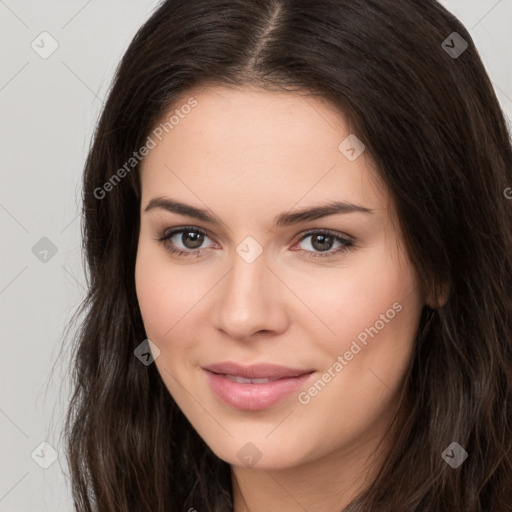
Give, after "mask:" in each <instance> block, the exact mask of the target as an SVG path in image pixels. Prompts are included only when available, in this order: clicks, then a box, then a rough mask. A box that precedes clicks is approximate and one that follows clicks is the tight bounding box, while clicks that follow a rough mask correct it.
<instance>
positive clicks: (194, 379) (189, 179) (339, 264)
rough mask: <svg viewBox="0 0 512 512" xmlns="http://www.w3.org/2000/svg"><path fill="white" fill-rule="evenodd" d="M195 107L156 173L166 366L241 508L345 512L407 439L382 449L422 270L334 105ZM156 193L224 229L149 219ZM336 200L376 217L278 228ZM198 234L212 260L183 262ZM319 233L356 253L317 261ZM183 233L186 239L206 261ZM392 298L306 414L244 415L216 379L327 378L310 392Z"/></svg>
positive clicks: (150, 254) (146, 294) (151, 303)
mask: <svg viewBox="0 0 512 512" xmlns="http://www.w3.org/2000/svg"><path fill="white" fill-rule="evenodd" d="M191 96H193V97H194V98H195V99H196V100H197V102H198V104H197V106H196V107H195V108H193V109H192V110H191V112H190V113H189V114H188V115H186V116H184V118H183V119H180V122H179V124H178V125H176V126H175V127H174V129H173V130H170V131H169V133H168V134H164V136H163V137H162V140H161V141H157V142H158V143H157V145H156V147H154V148H153V149H152V150H151V151H150V152H149V154H148V155H147V156H146V157H145V159H144V161H143V164H142V168H141V187H142V197H141V226H140V236H139V245H138V253H137V262H136V271H135V279H136V289H137V296H138V301H139V305H140V309H141V313H142V317H143V320H144V325H145V329H146V334H147V337H148V338H149V339H150V340H151V341H152V342H153V343H154V344H155V345H156V346H157V347H158V348H159V350H160V355H159V356H158V357H157V359H156V360H155V364H156V365H157V368H158V371H159V373H160V375H161V377H162V379H163V381H164V383H165V385H166V387H167V389H168V390H169V392H170V393H171V395H172V396H173V398H174V399H175V401H176V402H177V404H178V405H179V407H180V408H181V409H182V411H183V413H184V414H185V415H186V416H187V418H188V419H189V421H190V422H191V424H192V425H193V427H194V428H195V429H196V430H197V432H198V433H199V434H200V436H201V437H202V438H203V439H204V440H205V442H206V443H207V444H208V445H209V446H210V447H211V449H212V450H213V451H214V453H215V454H216V455H217V456H218V457H220V458H221V459H223V460H224V461H227V462H228V463H229V464H230V465H231V468H232V479H233V489H234V502H235V511H236V512H244V511H249V510H250V511H251V512H263V511H268V510H287V511H296V510H297V511H299V510H300V511H303V510H304V509H307V510H308V511H309V512H317V511H318V512H320V511H322V512H326V511H332V512H334V511H338V512H339V510H340V509H341V508H343V507H344V506H346V505H347V504H348V503H349V502H350V501H351V500H352V499H353V498H354V497H355V496H357V494H359V493H360V492H361V490H363V489H364V488H365V487H366V486H367V485H368V484H369V483H370V482H371V479H372V477H373V476H374V475H375V473H376V471H377V470H378V469H379V467H380V465H381V464H382V463H383V461H384V459H385V456H386V450H387V449H389V447H390V445H391V443H392V438H391V437H390V438H387V439H386V440H385V441H384V442H383V443H382V444H381V445H380V446H378V445H379V442H380V441H381V440H382V439H383V436H384V432H385V430H386V428H387V426H388V425H389V422H390V419H391V417H392V415H393V413H394V412H395V410H396V406H397V397H398V393H399V391H400V387H401V385H402V384H403V381H404V374H405V371H406V369H407V365H408V363H409V360H410V357H411V353H412V352H411V351H412V348H413V342H414V337H415V334H416V332H417V329H418V325H419V319H420V313H421V309H422V307H423V305H424V304H425V298H424V297H423V296H422V294H421V293H420V291H419V290H420V287H419V278H418V275H417V272H416V270H415V268H414V266H413V264H412V262H411V261H410V259H409V257H408V255H407V251H406V249H405V247H404V246H403V242H402V236H401V233H400V231H399V228H398V222H397V219H396V216H395V213H394V210H393V205H392V203H391V201H390V198H389V194H388V191H387V190H386V188H385V187H384V186H383V184H382V183H381V182H380V180H379V178H378V175H377V173H376V171H375V167H374V165H373V164H372V161H371V159H370V157H369V155H368V154H367V152H363V153H362V154H361V156H359V157H358V158H357V159H356V160H355V161H350V160H349V159H347V158H346V156H345V155H344V154H343V153H342V152H340V151H339V149H338V146H339V144H340V143H341V142H342V141H343V140H344V139H345V138H346V137H347V136H348V134H349V133H350V129H349V126H348V124H347V122H346V120H345V118H344V116H343V115H342V114H341V113H340V112H339V111H337V110H336V109H335V108H333V106H332V105H330V104H328V103H327V102H326V101H324V100H321V99H319V98H314V97H312V96H306V95H299V94H295V93H287V92H269V91H262V90H258V89H252V88H239V89H235V88H226V87H220V86H218V87H210V88H205V89H202V90H199V89H193V90H191V91H188V92H187V95H186V96H183V97H182V98H181V99H180V101H177V102H176V104H175V105H174V106H173V109H171V110H174V109H176V108H179V107H180V105H183V104H185V103H186V101H187V99H188V98H190V97H191ZM157 196H160V197H161V196H165V197H172V198H173V199H175V200H178V201H180V202H183V203H187V204H190V205H193V206H195V207H198V208H203V209H206V210H208V212H210V213H211V214H213V215H215V216H217V217H218V218H219V219H220V220H221V224H219V225H218V226H213V225H211V224H209V223H207V222H204V221H201V220H198V219H195V218H192V217H188V216H185V215H181V214H176V213H172V212H169V211H165V210H164V209H152V210H149V211H145V208H146V206H147V205H148V203H149V201H150V200H151V199H153V198H155V197H157ZM331 200H344V201H348V202H351V203H355V204H358V205H361V206H364V207H366V208H369V209H371V210H372V212H371V213H370V214H368V213H361V212H352V213H344V214H337V215H330V216H327V217H323V218H319V219H316V220H309V221H304V222H300V223H299V224H296V225H290V226H284V227H278V228H275V229H272V222H273V219H274V217H276V216H277V215H279V214H280V213H282V212H289V211H292V212H294V211H298V210H300V209H303V208H306V207H312V206H317V205H320V204H322V203H325V202H326V201H331ZM187 225H189V226H190V225H191V226H194V227H196V228H200V229H202V230H204V231H206V233H207V236H205V237H204V240H203V243H202V245H200V248H201V250H202V254H200V255H199V256H191V257H185V256H176V255H173V254H170V253H169V252H168V250H167V249H166V245H165V244H163V243H162V242H159V241H158V240H157V239H158V238H159V237H161V236H162V235H163V232H164V231H169V229H170V228H175V227H181V226H187ZM310 229H318V230H322V229H329V230H333V231H335V232H336V233H337V234H339V236H342V237H347V236H350V237H352V238H353V239H355V241H356V246H355V247H353V248H351V249H350V250H348V251H344V252H339V253H337V254H335V253H334V251H335V250H336V249H337V248H338V247H339V246H340V244H339V243H338V242H336V241H333V242H332V244H331V245H330V246H327V250H328V252H329V251H330V253H331V255H330V256H329V257H317V258H315V257H311V255H312V254H313V255H314V254H319V253H320V254H322V246H321V245H320V248H318V247H319V244H318V243H316V244H315V240H316V239H315V236H309V237H306V238H304V239H303V240H301V239H302V237H303V234H304V233H305V232H306V231H308V230H310ZM184 236H185V238H183V236H182V234H178V235H175V236H174V237H173V238H172V241H173V242H174V243H175V245H176V246H178V247H179V248H181V249H182V250H185V251H187V250H188V251H196V252H197V250H198V249H194V247H197V245H196V246H194V245H193V243H194V239H193V238H189V237H187V235H186V233H185V234H184ZM248 236H251V237H252V238H253V239H254V240H256V241H257V243H258V244H259V246H260V247H261V249H262V253H261V254H260V256H259V257H258V258H256V260H255V261H254V262H252V263H248V262H247V261H245V260H244V259H243V258H242V257H240V256H239V254H238V253H237V252H236V249H237V246H239V244H240V243H241V242H242V241H243V240H244V239H245V238H246V237H248ZM166 243H167V246H169V245H170V244H171V242H170V241H167V242H166ZM185 244H187V245H185ZM300 249H302V251H301V250H300ZM324 253H325V251H324ZM394 303H399V304H400V306H401V310H400V312H398V313H396V315H395V316H394V318H393V319H391V320H389V321H388V322H385V323H384V324H385V325H384V327H383V328H381V329H380V330H378V334H376V335H374V337H373V338H372V337H368V341H367V345H362V344H361V343H359V345H360V346H361V347H362V349H361V350H360V351H359V352H358V353H357V354H356V355H354V356H353V358H352V359H351V360H350V361H346V359H344V360H345V361H346V362H347V365H346V366H344V367H343V369H342V370H341V371H339V372H338V373H336V372H334V373H335V377H334V378H332V379H331V381H330V382H329V383H328V384H326V385H325V387H324V388H323V389H322V390H321V391H319V392H318V393H317V394H316V395H315V396H314V397H311V400H310V401H309V403H307V404H303V403H300V402H299V400H298V396H297V395H298V393H292V394H291V395H290V396H288V397H287V398H286V399H284V400H283V401H281V402H279V403H278V404H276V405H274V406H272V407H270V408H268V409H264V410H262V411H254V412H250V411H241V410H237V409H235V408H233V407H230V406H229V405H226V404H224V403H223V402H222V401H221V400H220V399H219V398H218V397H217V395H216V394H215V393H214V392H213V391H212V390H211V388H210V387H209V385H208V381H207V379H206V376H205V374H204V371H203V370H202V369H201V367H202V366H204V365H207V364H211V363H214V362H219V361H226V360H231V361H237V362H239V363H241V364H251V363H260V362H273V363H276V364H281V365H284V366H291V367H295V368H301V369H302V368H304V369H307V368H312V369H315V370H316V372H315V375H314V378H313V379H312V381H308V385H307V386H306V387H305V388H303V389H302V391H304V389H305V390H306V391H307V389H309V388H310V387H311V385H312V383H314V382H315V381H317V380H318V379H319V378H321V377H322V374H323V373H324V372H326V371H327V370H328V369H329V368H332V366H333V363H334V362H335V361H336V360H337V358H338V356H340V355H341V356H343V354H345V352H346V351H347V350H349V349H350V347H351V343H352V342H353V340H356V339H357V336H358V334H360V333H361V332H362V331H364V330H365V328H369V327H371V326H375V325H376V322H377V321H378V320H379V319H381V318H382V317H381V315H383V314H386V311H388V310H389V309H390V308H392V305H393V304H394ZM331 371H332V370H331ZM249 442H250V443H252V444H253V445H254V446H256V447H257V450H258V451H259V453H260V454H261V458H260V459H259V460H258V461H257V462H256V464H254V465H248V464H246V463H245V462H243V461H242V460H241V459H240V458H239V457H238V456H237V453H238V452H239V450H240V449H241V448H242V447H244V445H246V443H249ZM377 448H379V449H377ZM246 449H247V448H246Z"/></svg>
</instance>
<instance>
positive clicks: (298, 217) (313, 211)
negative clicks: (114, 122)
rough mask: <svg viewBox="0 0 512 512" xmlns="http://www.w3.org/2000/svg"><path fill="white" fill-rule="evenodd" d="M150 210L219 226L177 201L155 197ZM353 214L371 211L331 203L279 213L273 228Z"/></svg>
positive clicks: (204, 212)
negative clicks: (166, 212) (330, 216)
mask: <svg viewBox="0 0 512 512" xmlns="http://www.w3.org/2000/svg"><path fill="white" fill-rule="evenodd" d="M151 210H165V211H168V212H171V213H177V214H180V215H186V216H188V217H193V218H195V219H198V220H201V221H203V222H208V223H209V224H212V225H215V226H218V225H220V224H221V221H220V220H219V219H218V218H217V217H216V216H215V215H212V214H211V213H210V212H209V211H208V210H204V209H201V208H196V207H195V206H191V205H189V204H185V203H180V202H179V201H176V200H174V199H170V198H167V197H155V198H153V199H151V200H150V201H149V203H148V204H147V206H146V208H145V209H144V211H145V212H149V211H151ZM354 212H359V213H367V214H371V213H373V210H371V209H370V208H365V207H364V206H360V205H357V204H353V203H349V202H347V201H331V202H328V203H326V204H324V205H319V206H313V207H310V208H303V209H302V210H296V211H294V212H284V213H281V214H280V215H278V216H277V217H275V218H274V222H273V227H274V228H276V227H284V226H291V225H294V224H299V223H301V222H306V221H310V220H317V219H320V218H322V217H327V216H329V215H339V214H343V213H354Z"/></svg>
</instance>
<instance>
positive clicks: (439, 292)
mask: <svg viewBox="0 0 512 512" xmlns="http://www.w3.org/2000/svg"><path fill="white" fill-rule="evenodd" d="M449 298H450V286H449V285H448V284H447V283H444V284H441V285H439V286H434V289H433V290H432V293H431V294H430V295H429V297H428V299H427V302H426V303H427V305H428V306H429V307H431V308H432V309H439V308H443V307H444V306H446V303H447V302H448V299H449Z"/></svg>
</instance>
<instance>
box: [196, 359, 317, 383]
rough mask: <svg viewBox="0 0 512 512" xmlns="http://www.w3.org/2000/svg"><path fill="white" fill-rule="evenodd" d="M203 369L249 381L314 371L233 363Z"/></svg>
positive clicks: (269, 364)
mask: <svg viewBox="0 0 512 512" xmlns="http://www.w3.org/2000/svg"><path fill="white" fill-rule="evenodd" d="M203 369H204V370H208V371H210V372H213V373H220V374H227V375H236V376H237V377H245V378H247V379H264V378H269V379H282V378H285V377H298V376H300V375H304V374H305V373H311V372H312V371H314V370H313V369H312V368H306V369H300V368H290V367H288V366H280V365H277V364H272V363H260V364H252V365H241V364H238V363H235V362H233V361H224V362H222V363H214V364H210V365H208V366H204V367H203Z"/></svg>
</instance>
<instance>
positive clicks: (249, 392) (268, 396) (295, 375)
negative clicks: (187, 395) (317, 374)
mask: <svg viewBox="0 0 512 512" xmlns="http://www.w3.org/2000/svg"><path fill="white" fill-rule="evenodd" d="M203 370H204V372H205V374H206V377H207V380H208V383H209V385H210V387H211V389H212V390H213V391H214V392H215V393H216V395H217V396H218V397H219V398H220V399H221V400H222V401H223V402H224V403H225V404H227V405H230V406H231V407H234V408H235V409H241V410H246V411H259V410H262V409H267V408H269V407H272V406H273V405H275V404H277V403H278V402H280V401H281V400H283V399H284V398H286V397H287V396H289V395H290V394H291V393H293V392H294V391H297V390H298V389H299V388H300V387H301V386H303V385H304V383H305V382H306V381H307V380H308V379H309V378H310V377H311V375H312V374H313V373H314V370H301V369H297V368H287V367H285V366H278V365H274V364H258V365H251V366H241V365H239V364H236V363H232V362H226V363H218V364H214V365H209V366H207V367H203ZM226 374H227V375H233V376H237V377H244V378H247V379H263V378H269V379H276V380H273V381H271V382H266V383H258V384H251V383H238V382H233V381H232V380H229V379H228V378H227V377H226Z"/></svg>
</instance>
